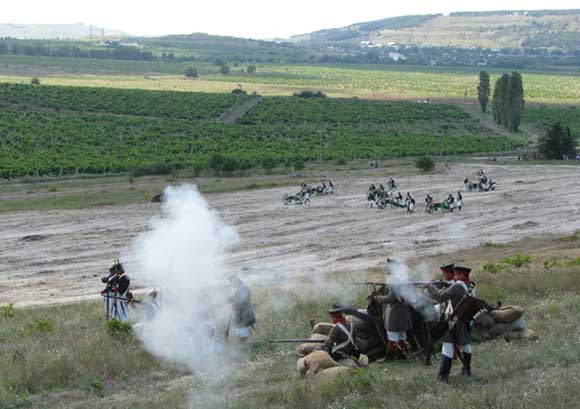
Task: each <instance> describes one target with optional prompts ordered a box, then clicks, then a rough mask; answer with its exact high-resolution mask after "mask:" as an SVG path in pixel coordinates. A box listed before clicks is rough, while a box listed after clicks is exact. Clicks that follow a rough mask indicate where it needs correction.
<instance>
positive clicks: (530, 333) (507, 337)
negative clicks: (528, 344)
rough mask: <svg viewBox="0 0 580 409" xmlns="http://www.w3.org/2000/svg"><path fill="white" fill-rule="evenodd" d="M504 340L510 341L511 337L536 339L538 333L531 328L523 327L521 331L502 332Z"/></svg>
mask: <svg viewBox="0 0 580 409" xmlns="http://www.w3.org/2000/svg"><path fill="white" fill-rule="evenodd" d="M503 337H504V339H505V340H507V341H510V340H513V339H530V340H534V339H538V334H537V333H536V332H534V331H532V330H531V329H525V330H523V331H512V332H507V333H505V334H503Z"/></svg>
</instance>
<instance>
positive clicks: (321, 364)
mask: <svg viewBox="0 0 580 409" xmlns="http://www.w3.org/2000/svg"><path fill="white" fill-rule="evenodd" d="M332 327H333V325H332V324H331V323H328V322H320V323H318V324H316V325H314V327H313V328H312V334H311V335H310V339H320V340H326V339H327V338H328V334H329V333H330V330H331V329H332ZM320 345H321V343H318V342H316V343H314V342H308V343H304V344H301V345H299V346H298V348H297V352H298V355H299V357H300V358H299V359H298V364H297V366H298V373H299V374H300V376H303V377H304V376H314V375H316V376H317V377H318V378H324V379H329V378H333V377H335V376H337V375H338V374H341V373H344V372H347V371H349V370H352V369H355V368H360V367H364V366H367V365H368V364H369V359H368V357H367V356H366V355H364V354H361V356H360V357H359V359H358V361H354V360H352V359H341V360H339V361H335V360H334V359H332V357H331V356H330V355H329V354H328V353H327V352H325V351H318V350H316V349H317V347H319V346H320Z"/></svg>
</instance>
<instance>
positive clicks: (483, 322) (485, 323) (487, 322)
mask: <svg viewBox="0 0 580 409" xmlns="http://www.w3.org/2000/svg"><path fill="white" fill-rule="evenodd" d="M474 322H475V326H476V327H478V328H491V327H492V326H493V324H494V323H495V321H494V319H493V318H492V317H491V315H490V314H489V313H487V312H482V313H481V314H479V315H478V316H477V318H476V319H475V320H474Z"/></svg>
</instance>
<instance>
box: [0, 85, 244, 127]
mask: <svg viewBox="0 0 580 409" xmlns="http://www.w3.org/2000/svg"><path fill="white" fill-rule="evenodd" d="M242 98H243V97H238V96H235V95H231V94H213V93H212V94H208V93H205V94H203V93H189V92H188V93H185V92H174V91H144V90H119V89H114V88H89V87H54V86H30V85H21V84H7V83H0V104H8V105H15V104H24V105H27V106H31V107H35V108H51V109H65V110H72V111H80V112H103V113H111V114H126V115H138V116H156V117H166V118H184V119H211V118H217V117H218V116H219V115H220V114H222V113H223V112H224V111H225V110H227V109H228V108H229V107H231V106H233V105H235V104H236V103H238V102H240V101H241V100H242Z"/></svg>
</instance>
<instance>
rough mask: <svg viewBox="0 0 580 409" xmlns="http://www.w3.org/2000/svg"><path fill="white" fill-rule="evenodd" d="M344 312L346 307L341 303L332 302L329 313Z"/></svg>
mask: <svg viewBox="0 0 580 409" xmlns="http://www.w3.org/2000/svg"><path fill="white" fill-rule="evenodd" d="M343 312H344V307H343V306H342V305H340V304H336V303H335V304H332V307H331V308H330V310H328V313H329V314H342V313H343Z"/></svg>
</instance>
